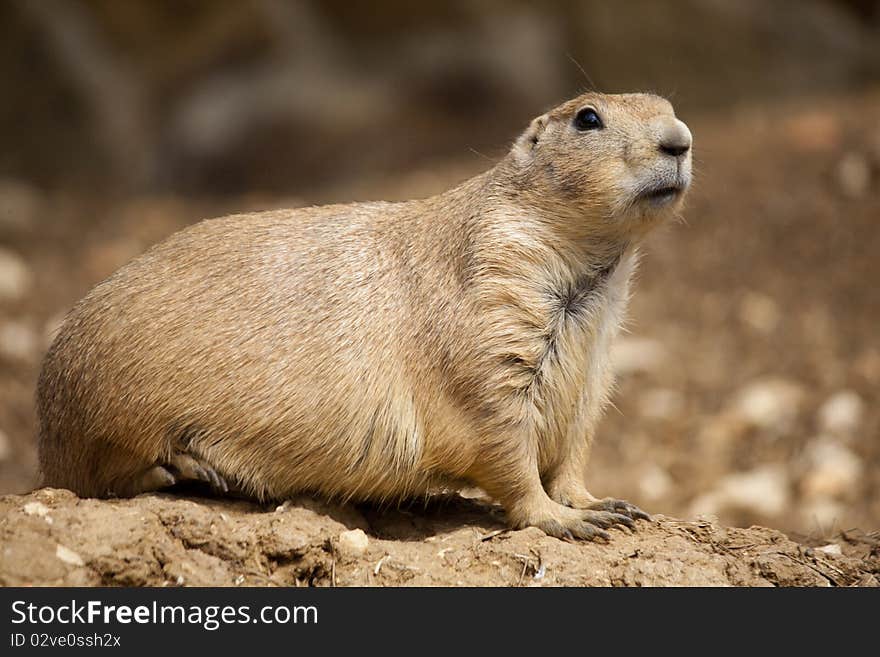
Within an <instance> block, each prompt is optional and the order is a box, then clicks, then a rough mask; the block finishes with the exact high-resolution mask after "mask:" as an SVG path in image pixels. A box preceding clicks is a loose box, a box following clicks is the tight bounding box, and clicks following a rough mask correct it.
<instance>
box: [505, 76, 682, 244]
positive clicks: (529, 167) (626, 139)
mask: <svg viewBox="0 0 880 657" xmlns="http://www.w3.org/2000/svg"><path fill="white" fill-rule="evenodd" d="M691 145H692V139H691V132H690V130H688V127H687V126H686V125H685V124H684V123H683V122H682V121H680V120H678V119H677V118H676V117H675V112H674V111H673V109H672V105H671V104H670V103H669V101H667V100H665V99H664V98H660V97H659V96H653V95H651V94H621V95H606V94H599V93H588V94H584V95H582V96H579V97H577V98H575V99H573V100H570V101H568V102H566V103H564V104H562V105H560V106H559V107H556V108H555V109H553V110H551V111H549V112H547V113H546V114H543V115H542V116H539V117H537V118H536V119H534V120H533V121H532V122H531V124H530V125H529V127H528V129H527V130H526V131H525V132H524V133H523V134H522V135H521V136H520V137H519V139H517V141H516V143H515V144H514V146H513V150H512V152H511V155H512V166H513V167H514V169H515V171H516V177H517V179H518V180H519V181H521V183H522V186H523V193H524V194H526V195H528V196H531V197H534V200H533V202H539V201H538V197H540V196H543V197H546V200H547V201H549V202H550V203H552V204H554V206H557V207H559V208H560V210H561V209H562V208H567V209H568V210H571V211H574V213H575V214H577V215H578V216H580V217H583V218H585V219H595V220H597V221H599V222H601V223H603V224H605V225H607V226H609V227H612V226H614V227H617V228H618V229H622V230H625V231H626V230H631V229H634V228H636V227H637V226H644V225H646V223H652V220H656V219H661V218H663V217H664V216H668V215H670V214H673V213H674V212H676V211H677V210H679V209H680V207H681V203H682V199H683V197H684V194H685V191H686V190H687V188H688V185H690V181H691ZM561 213H562V212H561Z"/></svg>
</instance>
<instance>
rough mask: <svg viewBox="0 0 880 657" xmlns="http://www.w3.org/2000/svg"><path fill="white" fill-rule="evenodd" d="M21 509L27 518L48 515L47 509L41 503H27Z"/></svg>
mask: <svg viewBox="0 0 880 657" xmlns="http://www.w3.org/2000/svg"><path fill="white" fill-rule="evenodd" d="M22 509H23V510H24V512H25V513H26V514H28V515H29V516H40V517H41V518H43V517H45V516H46V515H47V514H48V513H49V507H48V506H46V505H45V504H43V503H42V502H28V503H27V504H25V505H24V506H23V507H22Z"/></svg>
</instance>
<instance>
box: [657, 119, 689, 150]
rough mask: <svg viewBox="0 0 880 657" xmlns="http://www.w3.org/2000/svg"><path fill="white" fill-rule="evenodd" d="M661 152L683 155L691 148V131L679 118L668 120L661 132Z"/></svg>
mask: <svg viewBox="0 0 880 657" xmlns="http://www.w3.org/2000/svg"><path fill="white" fill-rule="evenodd" d="M659 146H660V152H661V153H666V154H667V155H671V156H672V157H681V156H682V155H684V154H685V153H687V152H688V151H689V150H690V149H691V131H690V130H688V129H687V126H686V125H685V124H684V123H682V122H681V121H679V120H677V119H671V120H669V121H667V122H666V124H665V125H664V126H663V129H662V130H661V132H660V139H659Z"/></svg>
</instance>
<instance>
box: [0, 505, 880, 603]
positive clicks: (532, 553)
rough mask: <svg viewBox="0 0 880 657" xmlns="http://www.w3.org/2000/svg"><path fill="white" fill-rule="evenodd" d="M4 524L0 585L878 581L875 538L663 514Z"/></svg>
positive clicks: (187, 512)
mask: <svg viewBox="0 0 880 657" xmlns="http://www.w3.org/2000/svg"><path fill="white" fill-rule="evenodd" d="M0 517H2V518H3V520H0V544H2V545H3V550H2V553H0V584H3V585H75V586H100V585H103V586H107V585H111V586H173V585H193V586H218V585H222V586H304V585H316V586H365V585H366V586H369V585H378V586H401V585H407V586H452V585H455V586H554V585H562V586H583V585H589V586H667V585H669V586H682V585H683V586H851V585H859V586H877V585H880V579H878V578H880V536H878V535H874V536H869V535H862V534H853V535H848V536H845V537H839V540H838V542H837V543H834V544H832V545H835V546H842V548H843V549H842V550H841V552H842V554H836V553H835V552H836V551H837V548H831V550H830V551H829V548H827V547H824V548H819V549H814V548H809V547H806V546H804V545H799V544H797V543H794V542H792V541H791V540H789V539H788V538H786V537H785V535H784V534H782V533H780V532H778V531H775V530H772V529H765V528H762V527H752V528H749V529H725V528H723V527H720V526H718V525H717V524H714V523H711V522H683V521H680V520H674V519H672V518H666V517H662V516H660V517H657V518H656V519H655V520H654V521H653V522H651V523H647V522H640V523H639V524H640V526H639V528H638V531H636V532H635V533H629V532H624V531H614V532H613V536H612V539H611V541H610V542H609V543H608V544H600V543H568V542H563V541H560V540H558V539H555V538H550V537H548V536H545V535H544V533H543V532H541V531H540V530H538V529H534V528H531V529H525V530H522V531H506V530H505V528H504V524H503V522H501V516H500V513H499V510H498V509H497V508H496V507H493V506H491V505H488V504H486V503H484V502H479V501H475V500H468V499H464V498H461V497H458V496H455V497H443V498H438V499H436V500H432V501H430V502H429V503H428V504H426V505H424V506H420V507H419V508H414V509H410V510H383V511H381V512H380V511H378V510H375V509H355V508H352V507H332V506H325V505H320V504H317V503H315V502H313V501H311V500H300V501H297V502H289V503H286V504H284V505H282V506H279V507H277V508H273V507H260V506H256V505H252V504H250V503H246V502H230V501H225V500H224V501H218V500H205V499H198V498H195V499H182V498H178V497H172V496H166V495H147V496H142V497H139V498H136V499H133V500H115V501H97V500H81V499H78V498H77V497H75V496H74V495H73V494H71V493H69V492H68V491H62V490H56V489H43V490H40V491H37V492H35V493H32V494H31V495H28V496H25V497H18V496H7V497H5V498H2V499H0ZM362 532H364V533H363V534H362ZM357 539H360V540H357Z"/></svg>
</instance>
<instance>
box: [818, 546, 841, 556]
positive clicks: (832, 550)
mask: <svg viewBox="0 0 880 657" xmlns="http://www.w3.org/2000/svg"><path fill="white" fill-rule="evenodd" d="M816 551H817V552H824V553H825V554H833V555H838V556H839V555H841V554H843V550H841V549H840V546H839V545H838V544H837V543H829V544H828V545H823V546H822V547H817V548H816Z"/></svg>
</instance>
